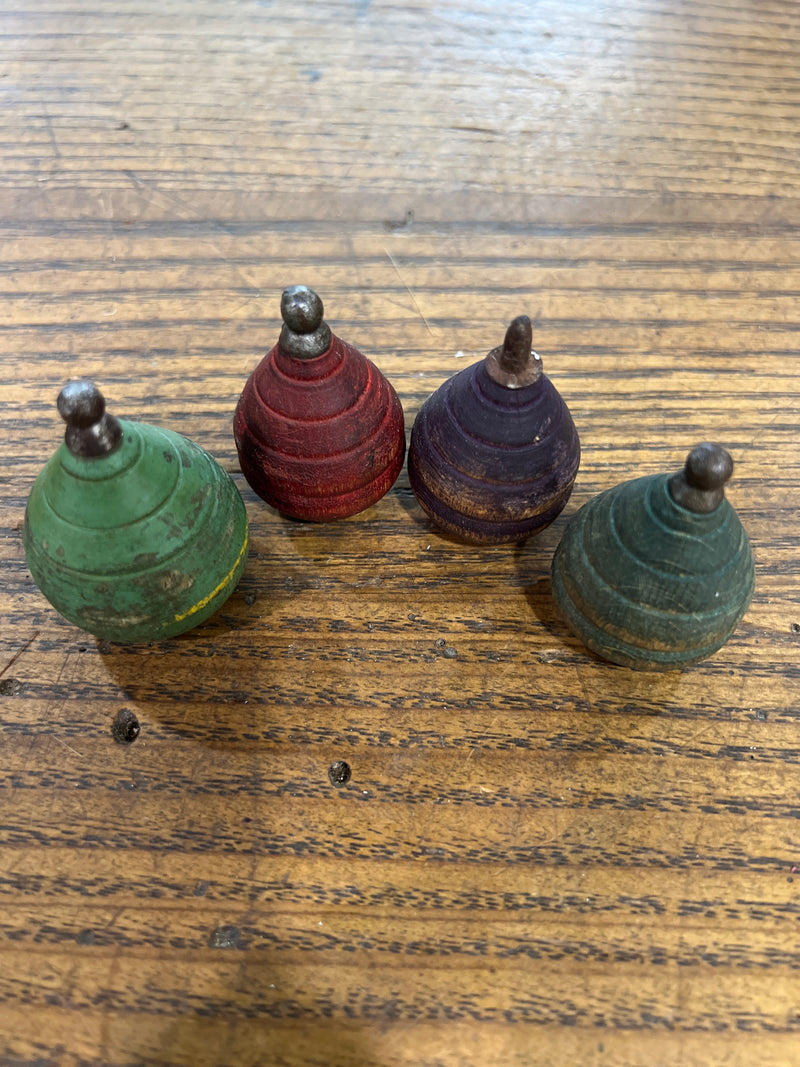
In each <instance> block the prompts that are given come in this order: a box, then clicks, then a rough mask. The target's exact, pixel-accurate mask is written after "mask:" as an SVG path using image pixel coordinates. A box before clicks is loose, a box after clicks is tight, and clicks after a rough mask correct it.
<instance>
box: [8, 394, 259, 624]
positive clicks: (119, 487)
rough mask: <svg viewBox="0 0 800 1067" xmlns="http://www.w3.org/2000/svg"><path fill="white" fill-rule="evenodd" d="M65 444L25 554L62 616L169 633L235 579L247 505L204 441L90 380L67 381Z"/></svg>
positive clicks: (34, 502)
mask: <svg viewBox="0 0 800 1067" xmlns="http://www.w3.org/2000/svg"><path fill="white" fill-rule="evenodd" d="M58 410H59V412H60V414H61V416H62V417H63V419H64V420H65V422H66V423H67V429H66V432H65V434H64V442H63V443H62V445H61V447H60V448H59V449H58V451H57V452H56V453H55V455H54V456H53V457H52V458H51V459H50V461H49V462H48V463H47V464H46V465H45V467H44V469H43V470H42V471H41V473H40V474H39V477H38V478H37V479H36V482H35V483H34V486H33V489H32V490H31V494H30V497H29V499H28V506H27V510H26V512H25V528H24V543H25V556H26V559H27V562H28V567H29V568H30V571H31V574H32V575H33V578H34V580H35V582H36V584H37V585H38V586H39V588H40V589H41V591H42V592H43V593H44V595H45V596H46V597H47V599H48V600H49V601H50V603H51V604H52V605H53V607H54V608H55V609H56V610H57V611H59V612H60V613H61V614H62V615H63V616H64V618H66V619H68V620H69V621H70V622H73V623H75V624H76V625H77V626H80V627H82V628H83V629H84V630H88V631H89V632H90V633H92V634H95V636H97V637H100V638H104V639H106V640H111V641H124V642H136V641H152V640H156V639H160V638H166V637H173V636H175V635H176V634H179V633H182V632H183V631H184V630H188V629H190V628H191V627H193V626H196V625H197V624H198V623H200V622H202V621H203V620H205V619H207V618H208V617H209V616H210V615H212V614H213V613H214V612H215V611H216V610H217V608H219V607H220V606H221V605H222V604H223V603H224V602H225V601H226V600H227V598H228V597H229V596H230V594H231V593H232V592H233V590H234V589H235V588H236V583H237V582H238V581H239V577H240V575H241V573H242V570H243V569H244V564H245V558H246V555H247V515H246V514H245V510H244V504H243V503H242V498H241V497H240V496H239V493H238V491H237V489H236V486H235V485H234V484H233V482H232V481H231V479H230V478H229V477H228V475H227V474H226V473H225V472H224V471H223V470H222V468H221V467H220V466H219V465H218V464H217V463H216V462H215V461H214V460H213V459H212V458H211V456H209V455H208V453H207V452H204V451H203V449H202V448H200V447H199V446H198V445H196V444H193V443H192V442H191V441H189V440H187V439H186V438H185V437H181V436H180V435H179V434H176V433H172V432H171V431H170V430H163V429H160V428H157V427H155V426H149V425H147V424H145V423H136V422H127V421H124V420H122V419H116V418H114V416H113V415H110V414H108V412H106V410H105V401H104V399H103V397H102V395H101V393H100V392H99V390H98V389H97V388H96V386H94V385H93V384H92V383H91V382H87V381H76V382H70V383H69V384H68V385H66V386H65V387H64V388H63V389H62V391H61V393H60V395H59V397H58Z"/></svg>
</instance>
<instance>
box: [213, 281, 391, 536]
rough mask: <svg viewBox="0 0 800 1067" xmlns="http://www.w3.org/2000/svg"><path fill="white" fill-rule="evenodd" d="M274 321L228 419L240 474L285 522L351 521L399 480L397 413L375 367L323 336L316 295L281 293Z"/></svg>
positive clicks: (298, 289)
mask: <svg viewBox="0 0 800 1067" xmlns="http://www.w3.org/2000/svg"><path fill="white" fill-rule="evenodd" d="M281 315H282V316H283V322H284V325H283V329H282V330H281V335H280V339H279V341H278V343H277V345H276V346H275V347H274V348H273V349H272V351H271V352H270V353H268V355H266V356H265V357H264V359H263V360H262V361H261V363H259V365H258V366H257V367H256V369H255V370H254V371H253V373H252V374H251V375H250V377H249V379H248V380H247V383H246V385H245V387H244V390H243V392H242V395H241V397H240V398H239V403H238V405H237V407H236V414H235V416H234V419H233V435H234V437H235V439H236V447H237V449H238V450H239V462H240V464H241V467H242V471H243V473H244V476H245V478H246V479H247V481H248V482H249V483H250V485H251V487H252V488H253V489H254V490H255V492H256V493H258V495H259V496H260V497H262V498H263V499H264V500H266V502H267V503H268V504H271V505H272V506H273V507H275V508H277V509H278V511H281V512H283V514H284V515H288V516H290V517H292V518H295V519H314V520H316V521H318V522H324V521H327V520H330V519H342V518H345V517H346V516H348V515H355V514H356V512H358V511H363V510H364V508H368V507H369V506H370V505H371V504H374V503H375V502H376V500H380V498H381V497H382V496H383V495H384V494H385V493H386V492H388V490H389V489H390V488H391V486H392V484H393V483H394V480H395V478H396V477H397V475H398V474H399V473H400V468H401V467H402V466H403V457H404V455H405V448H406V439H405V428H404V422H403V409H402V407H401V406H400V401H399V399H398V397H397V394H396V393H395V391H394V389H393V388H392V386H391V385H390V384H389V382H388V381H387V380H386V378H384V376H383V375H382V374H381V372H380V371H379V370H378V368H377V367H376V366H375V365H374V364H373V363H371V362H370V361H369V360H368V359H366V358H365V357H364V356H362V354H361V353H360V352H359V351H358V350H357V349H355V348H353V346H352V345H349V344H347V343H346V342H345V341H342V340H341V338H339V337H337V336H336V335H335V334H332V333H331V331H330V328H329V327H328V325H327V323H325V322H324V321H323V318H322V315H323V307H322V301H321V300H320V298H319V297H318V296H317V294H316V293H315V292H313V291H312V290H311V289H307V288H306V287H305V286H304V285H295V286H292V287H291V288H290V289H286V290H285V291H284V293H283V296H282V298H281Z"/></svg>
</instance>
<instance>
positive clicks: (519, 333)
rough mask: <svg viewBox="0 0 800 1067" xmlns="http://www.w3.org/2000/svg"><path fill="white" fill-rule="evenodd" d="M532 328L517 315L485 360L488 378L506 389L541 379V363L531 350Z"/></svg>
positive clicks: (524, 319)
mask: <svg viewBox="0 0 800 1067" xmlns="http://www.w3.org/2000/svg"><path fill="white" fill-rule="evenodd" d="M532 338H533V327H532V325H531V320H530V319H529V318H528V316H527V315H518V316H517V317H516V318H515V319H514V321H513V322H512V323H511V325H510V326H509V327H508V329H507V330H506V336H505V340H504V341H503V343H502V345H501V346H500V347H499V348H494V349H492V351H491V352H490V353H489V355H488V356H487V357H486V371H487V373H488V374H489V377H490V378H491V379H492V380H493V381H495V382H497V383H498V385H505V386H506V387H507V388H508V389H521V388H522V387H523V386H525V385H532V384H533V383H534V382H535V381H538V379H539V378H541V376H542V361H541V359H540V358H539V356H538V355H537V354H536V353H535V352H534V351H533V349H532V348H531V341H532Z"/></svg>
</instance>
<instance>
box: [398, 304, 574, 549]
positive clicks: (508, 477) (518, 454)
mask: <svg viewBox="0 0 800 1067" xmlns="http://www.w3.org/2000/svg"><path fill="white" fill-rule="evenodd" d="M579 464H580V442H579V440H578V434H577V431H576V429H575V425H574V423H573V421H572V416H571V415H570V413H569V409H568V408H567V405H566V404H565V403H564V401H563V399H562V397H561V395H560V393H559V392H558V390H557V389H556V388H555V386H554V385H553V384H552V383H551V382H550V380H549V379H548V378H547V377H546V375H544V374H543V373H542V361H541V359H540V358H539V356H538V355H537V354H536V353H535V352H533V351H532V349H531V321H530V319H529V318H528V317H527V315H520V316H519V318H516V319H514V321H513V322H512V323H511V325H510V326H509V327H508V331H507V333H506V336H505V341H504V342H503V345H502V346H501V347H500V348H496V349H494V350H493V351H492V352H490V353H489V355H488V356H486V358H485V359H483V360H481V361H480V362H478V363H474V364H473V365H472V366H470V367H466V368H465V369H464V370H462V371H460V372H459V373H458V374H455V375H453V377H452V378H449V379H448V380H447V381H446V382H445V383H444V384H443V385H441V386H440V387H439V389H437V391H436V392H435V393H434V394H433V395H432V396H430V397H428V399H427V400H426V401H425V403H424V404H423V405H422V407H421V408H420V410H419V414H418V415H417V417H416V419H415V421H414V426H413V429H412V431H411V445H410V447H409V452H408V474H409V478H410V480H411V487H412V489H413V490H414V493H415V495H416V497H417V500H418V501H419V502H420V504H421V505H422V507H423V508H424V509H425V511H426V512H427V513H428V515H429V516H430V517H431V518H432V519H433V521H434V522H436V523H437V524H438V525H439V526H441V527H442V528H443V529H444V530H446V531H447V532H448V533H451V534H454V535H455V536H456V537H459V538H460V539H461V540H464V541H469V542H472V543H475V544H499V543H501V542H503V541H519V540H522V539H523V538H526V537H530V535H531V534H535V533H538V532H539V531H540V530H543V529H544V528H545V527H546V526H548V525H549V524H550V523H551V522H552V521H553V519H554V518H555V517H556V516H557V515H558V513H559V512H560V511H561V509H562V508H563V507H564V505H565V504H566V502H567V500H568V499H569V495H570V493H571V492H572V485H573V483H574V481H575V476H576V474H577V473H578V466H579Z"/></svg>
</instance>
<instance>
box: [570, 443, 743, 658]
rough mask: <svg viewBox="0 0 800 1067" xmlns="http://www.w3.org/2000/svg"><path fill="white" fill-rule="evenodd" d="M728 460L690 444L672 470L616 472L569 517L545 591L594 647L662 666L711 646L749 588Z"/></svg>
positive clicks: (606, 654)
mask: <svg viewBox="0 0 800 1067" xmlns="http://www.w3.org/2000/svg"><path fill="white" fill-rule="evenodd" d="M732 472H733V461H732V459H731V457H730V456H729V455H728V453H727V452H726V451H725V449H724V448H720V447H719V445H711V444H702V445H698V446H697V447H696V448H693V449H692V451H691V452H690V453H689V457H688V459H687V460H686V466H685V467H684V469H683V470H682V471H681V472H679V473H678V474H674V475H672V476H670V475H667V474H656V475H653V476H650V477H646V478H637V479H635V480H634V481H631V482H623V483H622V484H621V485H618V486H616V487H615V488H613V489H609V490H607V491H606V492H604V493H601V494H600V495H599V496H596V497H595V498H594V499H593V500H590V501H589V503H588V504H586V505H584V507H582V508H581V509H580V511H579V512H578V513H577V514H576V515H575V516H574V517H573V518H572V519H571V520H570V523H569V525H568V526H567V528H566V530H565V531H564V536H563V538H562V540H561V543H560V545H559V546H558V548H557V550H556V553H555V557H554V558H553V596H554V597H555V600H556V603H557V604H558V606H559V608H560V609H561V612H562V614H563V615H564V617H565V619H566V621H567V623H568V624H569V626H570V628H571V629H572V630H573V631H574V632H575V633H576V634H577V636H578V637H580V638H581V640H582V641H584V643H585V644H587V645H588V646H589V648H590V649H592V651H593V652H596V653H597V655H598V656H602V657H603V658H604V659H607V660H611V661H612V662H613V663H620V664H622V665H623V666H625V667H637V668H639V669H641V670H670V669H674V668H679V667H683V666H684V665H686V664H689V663H696V662H697V661H698V660H701V659H705V657H706V656H710V655H711V653H712V652H716V650H717V649H718V648H720V647H721V646H722V645H723V644H724V643H725V642H726V641H727V640H728V638H729V637H730V635H731V634H732V633H733V631H734V630H735V629H736V626H737V625H738V623H739V620H740V619H741V617H742V615H744V613H745V611H746V610H747V605H748V604H749V603H750V598H751V596H752V595H753V583H754V571H753V559H752V556H751V554H750V543H749V541H748V540H747V534H746V533H745V532H744V529H743V528H742V524H741V522H740V521H739V518H738V516H737V515H736V512H735V511H734V510H733V508H732V507H731V506H730V504H729V503H728V501H727V500H726V499H725V493H724V489H723V486H724V485H725V483H726V482H727V481H728V479H729V478H730V476H731V474H732Z"/></svg>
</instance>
